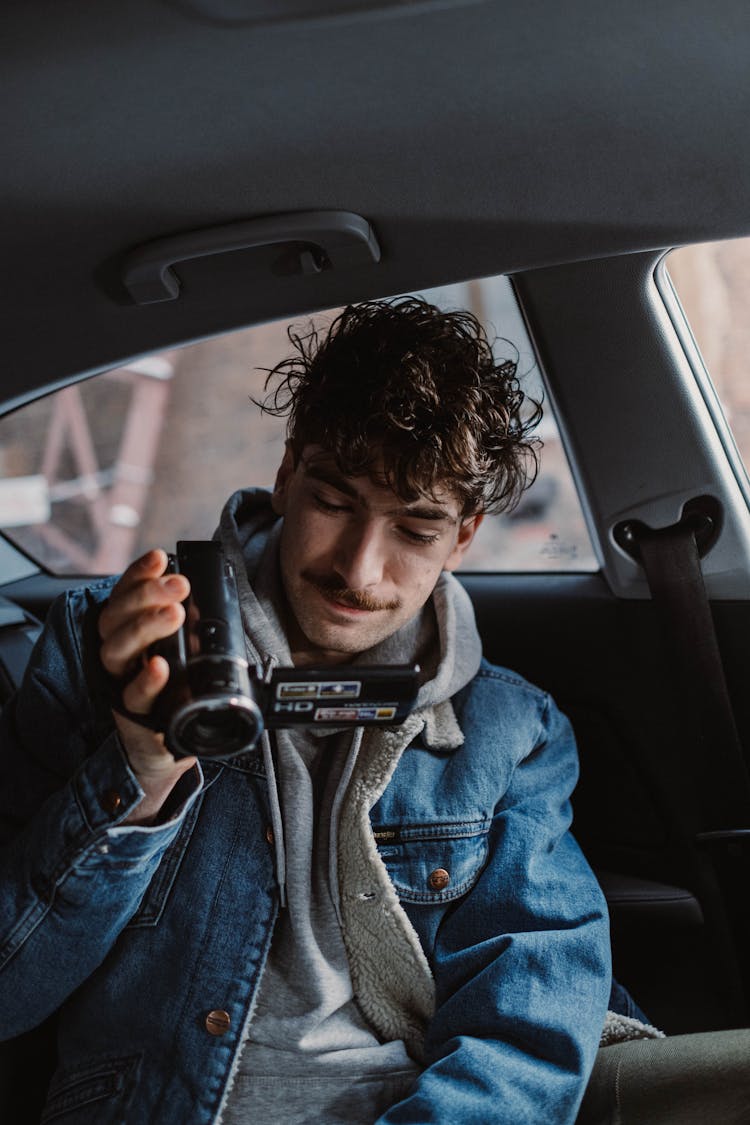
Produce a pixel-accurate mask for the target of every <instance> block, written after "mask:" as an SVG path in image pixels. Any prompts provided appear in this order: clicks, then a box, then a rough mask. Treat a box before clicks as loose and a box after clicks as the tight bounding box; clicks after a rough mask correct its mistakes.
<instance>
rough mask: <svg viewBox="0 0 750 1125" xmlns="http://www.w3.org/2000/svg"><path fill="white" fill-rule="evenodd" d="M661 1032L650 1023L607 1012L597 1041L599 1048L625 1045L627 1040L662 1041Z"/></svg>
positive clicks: (662, 1035) (662, 1033)
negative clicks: (614, 1044) (618, 1044)
mask: <svg viewBox="0 0 750 1125" xmlns="http://www.w3.org/2000/svg"><path fill="white" fill-rule="evenodd" d="M664 1038H666V1036H665V1035H664V1032H663V1031H659V1029H658V1028H657V1027H653V1026H652V1025H651V1024H650V1023H643V1022H642V1020H637V1019H635V1018H634V1017H633V1016H621V1015H618V1013H617V1012H607V1018H606V1019H605V1021H604V1027H603V1028H602V1036H601V1039H600V1040H599V1046H600V1047H611V1046H612V1044H613V1043H626V1042H627V1041H628V1040H629V1039H664Z"/></svg>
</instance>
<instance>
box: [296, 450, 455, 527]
mask: <svg viewBox="0 0 750 1125" xmlns="http://www.w3.org/2000/svg"><path fill="white" fill-rule="evenodd" d="M304 464H305V472H306V475H307V476H308V477H311V478H312V479H313V480H319V481H320V482H321V483H322V484H328V485H330V486H331V488H335V489H336V490H337V491H338V492H343V493H344V495H345V496H349V497H351V499H352V500H356V501H357V502H358V503H359V504H361V505H362V506H363V507H364V508H369V507H370V503H369V501H368V499H367V497H366V496H363V495H362V493H361V492H359V491H358V490H357V489H356V488H355V487H354V485H353V484H350V482H349V481H348V480H347V479H346V477H343V476H341V475H340V474H339V473H338V472H337V471H336V470H335V469H327V468H326V467H325V466H324V465H312V464H310V462H309V461H306V462H304ZM384 514H385V515H387V516H408V517H409V518H410V519H417V520H433V521H434V522H436V523H437V522H440V523H450V524H455V523H457V522H458V520H457V519H456V518H455V517H454V516H452V515H451V514H450V512H446V510H445V508H441V507H439V506H435V505H432V506H431V505H429V504H425V503H423V502H421V501H417V503H416V504H414V505H411V504H404V505H402V506H401V507H398V508H391V509H390V510H389V511H387V512H385V513H384Z"/></svg>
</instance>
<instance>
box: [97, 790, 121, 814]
mask: <svg viewBox="0 0 750 1125" xmlns="http://www.w3.org/2000/svg"><path fill="white" fill-rule="evenodd" d="M99 804H100V805H101V807H102V808H103V809H104V811H105V813H109V814H110V815H111V814H112V813H116V812H117V810H118V809H119V807H120V805H121V804H122V797H121V796H120V794H119V793H118V792H117V791H116V790H115V789H105V790H104V792H103V793H102V795H101V797H100V798H99Z"/></svg>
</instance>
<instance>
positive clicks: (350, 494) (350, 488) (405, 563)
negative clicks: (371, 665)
mask: <svg viewBox="0 0 750 1125" xmlns="http://www.w3.org/2000/svg"><path fill="white" fill-rule="evenodd" d="M273 507H274V510H275V511H276V512H277V514H278V515H281V516H283V517H284V523H283V527H282V532H281V574H282V579H283V583H284V589H285V591H286V596H287V601H288V603H289V610H290V617H289V621H288V625H287V628H288V633H289V646H290V649H291V651H292V656H293V658H294V661H295V663H297V664H308V663H336V662H341V661H345V660H347V659H348V658H349V657H351V656H352V655H354V654H355V653H358V652H363V651H364V650H365V649H369V648H372V646H373V645H375V644H377V643H378V642H379V641H382V640H384V639H385V638H386V637H389V636H390V635H391V634H392V633H395V632H396V630H397V629H399V628H400V627H401V626H402V625H404V624H405V623H406V622H407V621H410V620H411V618H412V617H414V616H415V614H416V613H417V612H418V611H419V609H420V608H421V607H422V606H423V605H424V603H425V602H426V601H427V599H428V598H429V596H430V594H431V593H432V591H433V589H434V587H435V583H436V582H437V580H438V578H439V577H440V573H441V571H443V570H454V569H455V568H456V567H457V566H458V564H459V562H460V561H461V559H462V557H463V555H464V552H465V551H466V549H467V547H468V546H469V544H470V543H471V541H472V539H473V538H474V533H475V531H476V529H477V527H478V526H479V523H480V522H481V519H482V517H481V516H472V517H470V518H468V519H463V518H462V517H461V515H460V511H459V505H458V502H457V500H456V499H455V497H454V496H453V495H452V494H451V493H450V492H449V491H447V490H445V491H440V492H438V493H437V496H436V497H435V498H433V497H429V498H428V497H425V498H424V499H420V500H417V501H412V502H405V501H404V500H402V499H401V498H400V497H399V496H397V495H396V493H395V492H394V491H393V490H392V489H391V488H389V487H388V486H387V485H385V484H380V483H376V482H375V481H373V480H372V479H371V478H370V477H369V476H356V477H346V476H343V475H342V474H341V473H340V472H339V471H338V469H337V468H336V464H335V461H334V459H333V457H331V456H330V455H328V454H326V453H325V452H324V451H322V450H321V449H320V448H319V447H317V446H306V447H305V448H304V450H303V452H302V456H301V457H300V460H299V463H298V464H297V466H296V467H295V465H294V459H293V457H292V454H291V451H290V450H289V449H287V452H286V455H285V457H284V460H283V462H282V464H281V468H280V469H279V473H278V476H277V479H276V486H275V489H274V494H273Z"/></svg>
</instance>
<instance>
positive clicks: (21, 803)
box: [0, 591, 202, 1040]
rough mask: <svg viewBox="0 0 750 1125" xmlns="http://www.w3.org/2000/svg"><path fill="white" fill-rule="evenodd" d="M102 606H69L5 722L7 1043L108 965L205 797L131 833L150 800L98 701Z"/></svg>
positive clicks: (0, 924) (1, 1031) (0, 859)
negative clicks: (96, 624)
mask: <svg viewBox="0 0 750 1125" xmlns="http://www.w3.org/2000/svg"><path fill="white" fill-rule="evenodd" d="M96 600H97V595H96V591H94V592H91V591H88V592H78V593H75V594H72V595H63V597H62V598H61V599H58V601H57V602H56V603H55V605H54V606H53V608H52V610H51V611H50V616H49V620H48V622H47V624H46V626H45V629H44V630H43V632H42V635H41V637H40V639H39V641H38V643H37V646H36V648H35V651H34V653H33V654H32V658H31V661H30V664H29V668H28V670H27V673H26V676H25V678H24V682H23V685H22V687H21V689H20V691H19V692H18V693H17V695H16V696H15V698H14V699H13V700H12V701H11V702H10V703H9V704H8V706H7V707H6V708H5V710H4V712H3V715H2V718H1V719H0V1040H2V1039H6V1038H10V1037H12V1036H14V1035H18V1034H20V1033H21V1032H23V1031H25V1030H27V1029H29V1028H31V1027H34V1026H35V1025H36V1024H38V1023H40V1022H41V1021H42V1020H43V1019H44V1018H45V1017H46V1016H47V1015H49V1014H50V1013H51V1012H52V1011H54V1010H55V1009H56V1008H57V1007H59V1005H60V1004H61V1003H62V1001H63V1000H64V999H65V998H66V997H67V996H68V995H69V994H70V993H71V992H73V990H74V989H76V988H77V987H78V986H79V985H80V984H81V983H82V982H83V981H84V980H85V979H86V978H87V977H88V976H89V975H90V974H91V973H92V972H93V970H94V969H95V968H96V967H97V966H98V965H99V964H100V963H101V962H102V961H103V960H104V958H105V956H106V954H107V952H108V951H109V949H110V948H111V947H112V945H113V944H114V942H115V940H116V939H117V936H118V934H119V933H120V932H121V930H122V929H123V927H124V926H125V925H126V924H127V922H128V920H129V919H130V918H131V917H132V915H133V914H134V912H135V911H136V909H137V907H138V905H139V903H140V900H141V898H142V897H143V894H144V893H145V891H146V889H147V887H148V884H149V882H150V880H151V878H152V876H153V874H154V872H155V870H156V868H157V866H158V865H159V862H160V860H161V858H162V856H163V854H164V851H165V849H166V848H167V847H168V846H169V844H170V843H171V842H172V840H173V839H174V838H175V836H176V835H177V833H178V831H179V829H180V825H181V822H182V819H183V817H184V816H185V814H186V812H187V810H188V808H189V807H190V805H192V803H193V802H194V801H195V799H196V797H197V795H198V791H199V790H200V787H201V780H202V779H201V777H200V772H199V771H196V773H195V777H194V779H193V782H192V785H191V786H189V787H188V788H189V789H190V791H189V792H188V793H187V794H186V797H185V800H184V803H183V805H182V807H181V808H180V809H179V810H178V811H177V813H176V815H175V816H174V818H173V819H171V820H170V821H168V822H167V823H166V824H163V825H159V826H155V827H130V826H124V825H123V823H122V822H123V821H124V820H125V819H126V818H127V817H128V815H129V814H130V813H131V811H132V810H133V809H134V808H135V806H136V805H137V804H138V803H139V802H140V800H141V799H142V797H143V791H142V790H141V788H140V786H139V784H138V782H137V780H136V777H135V775H134V774H133V772H132V770H131V769H130V766H129V764H128V760H127V757H126V755H125V752H124V750H123V748H122V745H121V743H120V741H119V738H118V736H117V734H116V731H115V728H114V724H113V722H112V720H111V715H110V714H109V711H108V709H107V708H100V709H99V710H98V711H97V707H96V705H95V702H94V701H92V699H91V696H90V693H89V691H88V686H87V682H86V677H85V673H84V663H85V659H86V639H85V628H86V625H85V621H86V613H85V610H87V609H89V610H91V609H93V608H95V603H96ZM92 616H93V615H92V614H91V613H89V614H88V618H89V619H91V618H92Z"/></svg>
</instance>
